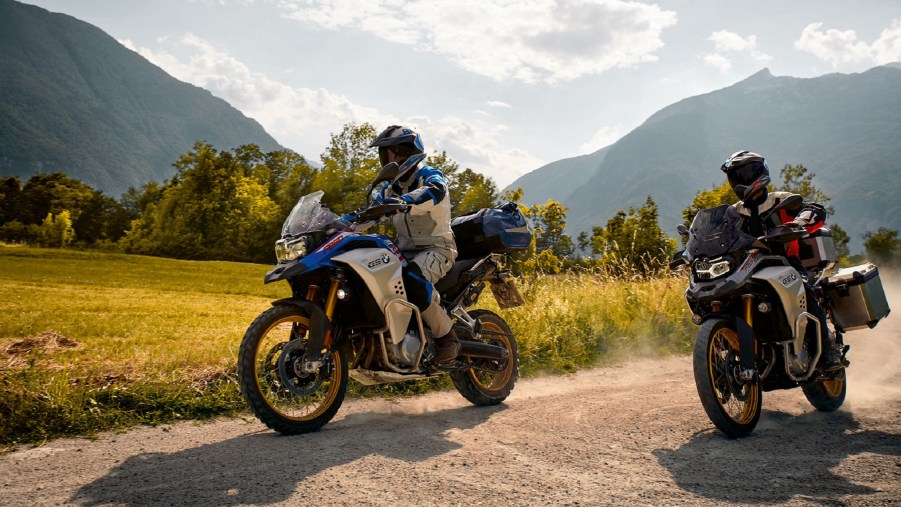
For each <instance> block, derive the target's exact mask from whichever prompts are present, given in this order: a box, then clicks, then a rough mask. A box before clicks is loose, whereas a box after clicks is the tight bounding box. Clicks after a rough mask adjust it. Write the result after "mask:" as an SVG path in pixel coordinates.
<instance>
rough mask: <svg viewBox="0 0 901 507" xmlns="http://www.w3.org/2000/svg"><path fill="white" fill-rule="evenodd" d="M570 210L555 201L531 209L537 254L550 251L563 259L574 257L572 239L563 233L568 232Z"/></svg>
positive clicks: (549, 200)
mask: <svg viewBox="0 0 901 507" xmlns="http://www.w3.org/2000/svg"><path fill="white" fill-rule="evenodd" d="M568 209H569V208H567V207H566V206H564V205H563V204H561V203H559V202H557V201H555V200H554V199H548V200H547V202H545V203H544V204H536V205H534V206H532V207H531V208H530V209H529V211H530V213H529V216H530V218H531V221H532V227H533V228H534V230H535V249H536V251H537V252H543V251H545V250H550V251H551V252H552V253H553V254H554V255H555V256H557V257H558V258H561V259H562V258H564V257H569V256H570V255H572V253H573V250H574V249H575V247H574V245H573V241H572V238H570V237H569V236H567V235H566V234H564V233H563V231H564V230H566V211H567V210H568Z"/></svg>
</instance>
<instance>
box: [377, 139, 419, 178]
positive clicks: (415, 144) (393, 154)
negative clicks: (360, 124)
mask: <svg viewBox="0 0 901 507" xmlns="http://www.w3.org/2000/svg"><path fill="white" fill-rule="evenodd" d="M369 147H370V148H378V149H379V162H381V164H382V167H384V166H386V165H388V164H389V163H391V162H395V163H397V164H398V169H397V174H396V175H395V176H394V178H393V180H394V181H398V180H400V179H402V178H403V177H404V176H405V175H406V174H407V173H409V172H410V170H411V169H413V168H414V167H416V165H417V164H419V163H420V162H422V159H424V158H425V157H426V154H425V148H424V147H423V145H422V139H421V138H420V137H419V134H417V133H416V131H414V130H413V129H411V128H408V127H402V126H400V125H392V126H390V127H388V128H386V129H385V130H384V131H383V132H382V133H381V134H379V135H378V137H376V138H375V140H374V141H372V143H371V144H370V145H369Z"/></svg>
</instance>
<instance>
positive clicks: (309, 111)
mask: <svg viewBox="0 0 901 507" xmlns="http://www.w3.org/2000/svg"><path fill="white" fill-rule="evenodd" d="M120 42H121V43H122V44H123V45H125V46H126V47H128V48H129V49H132V50H133V51H136V52H138V53H140V54H141V55H142V56H144V57H145V58H147V59H148V60H150V61H151V62H153V63H154V64H156V65H158V66H159V67H161V68H162V69H163V70H165V71H166V72H168V73H169V74H171V75H172V76H174V77H175V78H177V79H180V80H182V81H185V82H188V83H191V84H194V85H196V86H200V87H203V88H205V89H207V90H209V91H210V92H212V93H213V95H216V96H217V97H221V98H223V99H225V100H226V101H228V102H229V103H230V104H231V105H232V106H234V107H235V108H237V109H239V110H240V111H242V112H243V113H244V114H246V115H247V116H250V117H252V118H254V119H256V120H257V121H258V122H260V124H262V125H263V127H264V128H265V129H266V131H267V132H269V133H270V134H271V135H272V136H273V137H275V138H276V139H278V140H279V142H281V143H282V144H284V145H286V146H289V147H291V148H292V149H294V150H296V151H298V152H299V153H302V154H304V155H306V156H307V157H311V158H316V157H317V156H318V155H319V154H320V153H322V152H323V151H324V149H325V148H326V146H327V145H328V143H329V140H330V137H329V136H330V134H331V133H334V132H338V131H340V130H341V128H342V126H343V125H344V124H346V123H349V122H355V123H363V122H369V123H372V124H374V125H376V127H377V128H378V127H380V126H385V125H392V124H405V125H410V126H412V127H413V128H415V129H418V130H419V131H420V133H421V134H422V135H423V139H424V142H425V144H426V148H427V149H428V150H429V151H432V150H435V149H439V150H446V151H447V153H448V155H449V156H450V157H451V158H452V159H454V160H456V161H457V162H458V163H460V165H461V166H463V167H470V168H472V169H473V170H476V171H479V172H481V173H483V174H486V175H488V176H492V177H493V178H495V180H496V181H497V183H498V185H500V186H503V185H506V184H507V183H510V182H511V181H513V179H515V178H517V177H518V176H520V175H522V174H524V173H526V172H528V171H530V170H532V169H535V168H536V167H539V166H541V165H543V164H544V163H545V161H543V160H540V159H537V158H536V157H533V156H532V155H530V154H529V153H527V152H526V151H524V150H521V149H517V148H513V147H510V146H507V145H505V144H504V142H503V141H502V140H501V136H502V134H503V133H504V131H505V130H506V129H505V127H503V126H498V125H494V124H491V123H488V122H484V121H481V120H478V121H466V120H463V119H460V118H457V117H444V118H441V119H440V120H439V121H432V120H430V119H429V118H427V117H414V118H406V119H401V118H398V117H396V116H392V115H388V114H383V113H382V112H380V111H378V110H377V109H376V108H372V107H366V106H361V105H358V104H354V103H353V102H351V101H350V100H349V99H347V98H346V97H345V96H343V95H340V94H336V93H332V92H330V91H328V90H325V89H323V88H320V89H316V90H312V89H309V88H295V87H291V86H289V85H287V84H285V83H281V82H278V81H275V80H273V79H271V78H269V77H268V76H266V75H264V74H262V73H260V72H255V71H253V70H251V69H250V68H249V67H248V66H247V65H245V64H244V63H243V62H241V61H239V60H237V59H236V58H234V57H233V56H231V55H229V54H228V53H225V52H223V51H220V50H218V49H216V48H215V47H213V46H212V45H211V44H210V43H209V42H207V41H206V40H204V39H202V38H200V37H198V36H196V35H193V34H186V35H184V36H182V37H176V38H172V37H169V38H163V39H160V41H159V43H160V44H161V45H162V46H164V47H165V49H161V50H151V49H147V48H135V47H134V44H132V43H131V42H130V41H128V40H123V41H120Z"/></svg>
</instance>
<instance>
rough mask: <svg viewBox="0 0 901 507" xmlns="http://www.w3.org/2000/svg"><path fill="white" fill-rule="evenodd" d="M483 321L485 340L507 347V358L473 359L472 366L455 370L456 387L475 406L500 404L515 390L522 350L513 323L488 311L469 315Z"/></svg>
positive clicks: (453, 375) (453, 376)
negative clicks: (508, 323)
mask: <svg viewBox="0 0 901 507" xmlns="http://www.w3.org/2000/svg"><path fill="white" fill-rule="evenodd" d="M470 315H471V316H472V317H473V318H474V319H476V320H479V321H481V323H482V341H484V342H485V343H488V344H490V345H497V346H498V347H503V348H505V349H507V352H508V354H507V359H506V360H504V361H496V360H491V359H482V358H471V359H470V362H471V364H472V366H473V367H472V368H470V369H468V370H457V371H452V372H451V374H450V376H451V380H453V382H454V387H456V388H457V391H459V392H460V394H462V395H463V397H464V398H466V399H467V400H469V401H470V402H471V403H473V404H475V405H497V404H498V403H500V402H502V401H504V400H505V399H506V398H507V396H509V395H510V391H512V390H513V385H514V384H515V383H516V379H517V378H519V352H518V349H517V346H516V338H514V337H513V332H512V331H511V330H510V326H508V325H507V323H506V322H504V319H502V318H501V317H500V316H498V315H497V314H495V313H492V312H489V311H488V310H475V311H473V312H472V313H471V314H470Z"/></svg>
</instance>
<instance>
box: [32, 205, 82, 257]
mask: <svg viewBox="0 0 901 507" xmlns="http://www.w3.org/2000/svg"><path fill="white" fill-rule="evenodd" d="M40 233H41V246H46V247H51V248H64V247H66V246H69V244H70V243H71V242H72V240H73V239H74V238H75V231H74V230H73V229H72V219H71V217H70V215H69V211H68V210H63V211H60V212H59V213H58V214H56V215H53V214H52V213H48V214H47V216H46V217H44V220H43V221H42V222H41V229H40Z"/></svg>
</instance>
